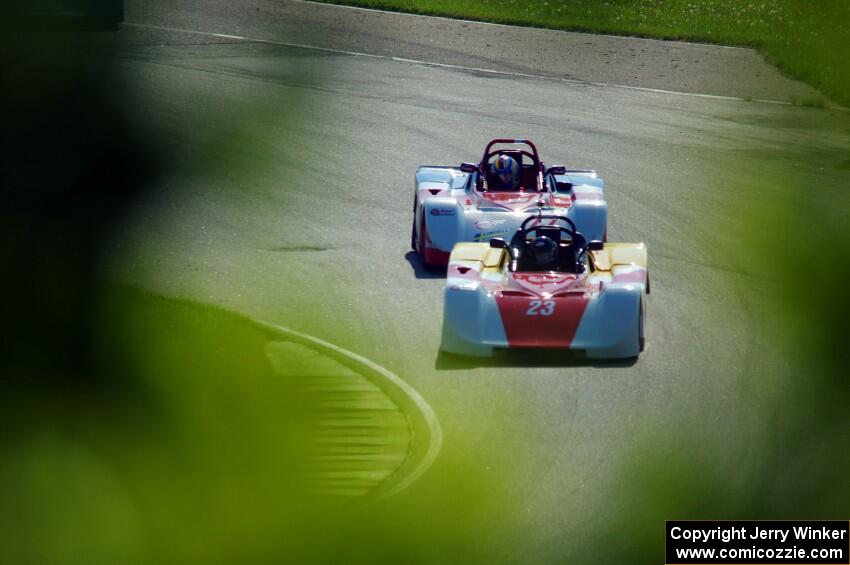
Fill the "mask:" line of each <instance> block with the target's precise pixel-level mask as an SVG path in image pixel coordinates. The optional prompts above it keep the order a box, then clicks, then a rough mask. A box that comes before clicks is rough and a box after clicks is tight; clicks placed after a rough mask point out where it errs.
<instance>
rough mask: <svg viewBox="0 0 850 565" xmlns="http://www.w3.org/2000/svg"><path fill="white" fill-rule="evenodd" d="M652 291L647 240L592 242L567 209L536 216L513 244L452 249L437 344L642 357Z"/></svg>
mask: <svg viewBox="0 0 850 565" xmlns="http://www.w3.org/2000/svg"><path fill="white" fill-rule="evenodd" d="M648 292H649V278H648V274H647V253H646V247H645V246H644V244H643V243H603V242H602V241H599V240H594V241H590V242H588V241H587V240H586V239H585V237H584V236H583V235H582V234H581V233H580V232H579V231H578V230H577V229H576V226H575V224H574V223H573V222H572V221H571V220H570V219H569V218H567V217H565V216H552V215H544V214H540V215H536V216H532V217H529V218H527V219H526V220H525V221H523V222H522V224H521V225H520V227H519V229H518V230H517V231H516V233H515V234H514V235H513V237H512V238H511V240H510V242H506V241H505V240H504V239H501V238H494V239H491V240H490V241H489V243H458V244H457V245H456V246H455V247H454V249H453V250H452V253H451V257H450V259H449V265H448V270H447V274H446V286H445V291H444V294H445V309H444V317H443V335H442V344H441V346H440V348H441V349H442V350H443V351H446V352H449V353H455V354H461V355H471V356H490V355H492V354H493V351H494V349H497V348H554V349H574V350H582V351H584V352H585V354H586V356H587V357H588V358H596V359H618V358H631V357H636V356H637V355H638V354H639V353H640V351H642V350H643V346H644V335H645V333H644V332H645V319H646V294H647V293H648Z"/></svg>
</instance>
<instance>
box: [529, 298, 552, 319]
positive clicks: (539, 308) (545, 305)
mask: <svg viewBox="0 0 850 565" xmlns="http://www.w3.org/2000/svg"><path fill="white" fill-rule="evenodd" d="M528 306H529V308H528V310H527V311H526V312H525V315H526V316H537V315H540V316H551V315H552V314H553V313H554V312H555V301H554V300H532V301H531V302H530V303H529V305H528Z"/></svg>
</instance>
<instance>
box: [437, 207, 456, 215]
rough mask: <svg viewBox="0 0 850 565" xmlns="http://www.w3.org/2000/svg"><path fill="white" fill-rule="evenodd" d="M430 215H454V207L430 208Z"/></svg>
mask: <svg viewBox="0 0 850 565" xmlns="http://www.w3.org/2000/svg"><path fill="white" fill-rule="evenodd" d="M431 215H432V216H454V215H455V209H454V208H431Z"/></svg>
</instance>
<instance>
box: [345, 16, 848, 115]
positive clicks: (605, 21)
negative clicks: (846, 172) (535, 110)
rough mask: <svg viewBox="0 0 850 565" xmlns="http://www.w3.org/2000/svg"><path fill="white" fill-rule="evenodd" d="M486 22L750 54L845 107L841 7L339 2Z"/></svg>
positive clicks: (845, 24)
mask: <svg viewBox="0 0 850 565" xmlns="http://www.w3.org/2000/svg"><path fill="white" fill-rule="evenodd" d="M333 3H334V4H349V5H356V6H365V7H370V8H381V9H385V10H398V11H403V12H413V13H418V14H431V15H441V16H449V17H457V18H466V19H473V20H481V21H488V22H497V23H506V24H517V25H528V26H537V27H547V28H553V29H564V30H573V31H588V32H594V33H610V34H617V35H635V36H641V37H656V38H663V39H680V40H688V41H701V42H710V43H720V44H725V45H744V46H753V47H758V48H759V49H761V51H762V52H763V53H764V54H765V55H766V56H767V58H768V59H769V60H770V61H771V62H773V63H774V64H776V65H777V66H778V67H779V68H780V69H782V70H783V71H784V72H785V73H786V74H788V75H789V76H791V77H793V78H796V79H799V80H803V81H805V82H807V83H809V84H811V85H812V86H814V87H815V88H818V89H819V90H821V91H822V92H823V93H824V94H826V95H827V96H828V97H830V98H832V99H833V100H835V101H837V102H839V103H842V104H844V105H850V94H848V93H850V57H847V53H848V52H850V2H847V1H846V0H822V1H815V0H754V1H747V0H607V1H600V0H570V1H564V0H528V1H520V0H464V1H457V0H342V1H336V2H333Z"/></svg>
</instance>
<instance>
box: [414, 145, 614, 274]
mask: <svg viewBox="0 0 850 565" xmlns="http://www.w3.org/2000/svg"><path fill="white" fill-rule="evenodd" d="M500 155H507V156H509V157H511V158H512V159H513V160H515V161H516V163H517V164H518V165H519V182H518V185H517V186H516V187H512V188H511V189H508V190H504V189H500V188H497V185H498V183H496V182H494V179H493V178H492V177H493V173H492V172H491V163H492V162H493V161H494V160H495V159H497V158H498V157H499V156H500ZM415 189H416V193H415V195H414V199H413V229H412V235H411V245H412V247H413V250H414V251H416V252H418V253H419V255H420V257H422V261H423V263H424V264H425V265H426V266H435V265H445V264H446V263H448V260H449V253H450V252H451V250H452V248H453V247H454V245H455V243H457V242H460V241H473V242H482V241H483V242H487V241H489V240H490V239H492V238H494V237H510V236H511V235H512V234H513V233H514V232H515V231H516V230H517V228H519V226H520V224H521V223H522V222H523V220H525V219H526V218H528V217H529V216H531V215H536V214H537V213H538V212H539V211H542V212H543V213H545V214H552V215H557V216H566V217H567V218H569V219H570V220H572V222H573V223H574V224H575V225H576V226H578V229H579V230H580V231H581V232H582V233H583V234H585V236H586V237H587V238H589V239H591V240H600V241H606V240H607V222H608V206H607V204H606V202H605V197H604V193H603V182H602V179H601V178H599V177H598V176H597V175H596V172H595V171H592V170H580V169H566V168H565V167H563V166H551V167H546V166H545V165H544V164H543V162H542V161H541V160H540V157H539V155H538V153H537V147H536V146H535V145H534V143H532V142H531V141H530V140H527V139H494V140H492V141H491V142H490V143H488V144H487V147H486V148H485V149H484V155H483V156H482V158H481V161H480V162H479V163H478V164H474V163H463V164H462V165H461V166H460V167H449V166H437V165H422V166H420V167H418V168H417V169H416V183H415Z"/></svg>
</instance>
